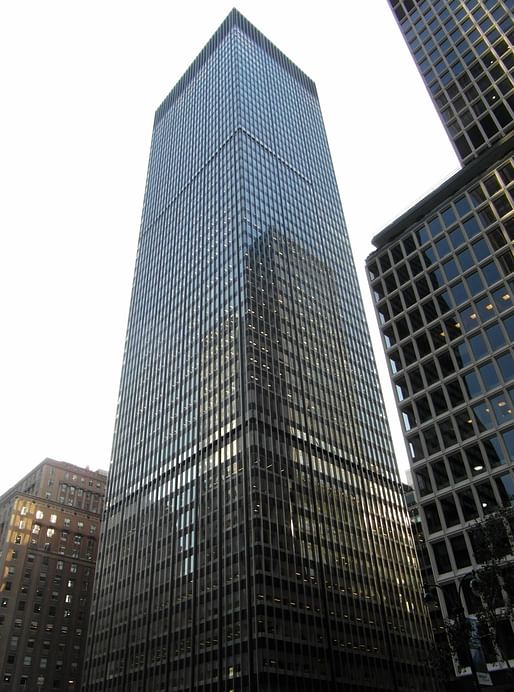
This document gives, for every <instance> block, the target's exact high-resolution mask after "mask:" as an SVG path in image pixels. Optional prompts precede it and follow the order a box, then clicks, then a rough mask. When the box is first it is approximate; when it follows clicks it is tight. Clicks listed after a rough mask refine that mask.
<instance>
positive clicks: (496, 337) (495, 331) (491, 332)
mask: <svg viewBox="0 0 514 692" xmlns="http://www.w3.org/2000/svg"><path fill="white" fill-rule="evenodd" d="M512 321H513V327H514V316H513V320H512ZM485 334H486V336H487V340H488V341H489V344H490V346H491V349H492V350H493V351H494V350H495V349H497V348H500V347H501V346H503V345H504V344H505V336H504V334H503V331H502V329H501V327H500V325H499V324H493V325H491V326H490V327H487V329H486V330H485Z"/></svg>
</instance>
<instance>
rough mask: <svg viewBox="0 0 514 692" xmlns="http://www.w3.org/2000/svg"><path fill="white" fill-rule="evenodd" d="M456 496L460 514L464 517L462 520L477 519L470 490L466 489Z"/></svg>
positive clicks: (476, 511)
mask: <svg viewBox="0 0 514 692" xmlns="http://www.w3.org/2000/svg"><path fill="white" fill-rule="evenodd" d="M457 496H458V498H459V502H460V508H461V510H462V514H463V515H464V519H465V520H466V521H471V520H472V519H476V518H477V517H478V509H477V506H476V503H475V498H474V497H473V492H472V491H471V489H470V488H466V489H465V490H461V491H460V492H459V493H457Z"/></svg>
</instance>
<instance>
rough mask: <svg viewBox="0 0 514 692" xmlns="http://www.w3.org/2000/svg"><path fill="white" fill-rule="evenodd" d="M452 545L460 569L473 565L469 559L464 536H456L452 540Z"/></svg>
mask: <svg viewBox="0 0 514 692" xmlns="http://www.w3.org/2000/svg"><path fill="white" fill-rule="evenodd" d="M450 543H451V545H452V550H453V557H454V559H455V564H456V565H457V567H458V568H459V569H460V568H461V567H468V565H470V564H471V560H470V558H469V552H468V547H467V545H466V540H465V538H464V536H462V535H461V536H455V538H451V539H450Z"/></svg>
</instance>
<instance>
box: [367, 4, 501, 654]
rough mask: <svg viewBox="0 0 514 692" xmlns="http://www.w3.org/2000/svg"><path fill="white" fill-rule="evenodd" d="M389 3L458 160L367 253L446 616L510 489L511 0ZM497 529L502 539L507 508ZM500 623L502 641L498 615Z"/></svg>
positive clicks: (467, 595)
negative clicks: (482, 524)
mask: <svg viewBox="0 0 514 692" xmlns="http://www.w3.org/2000/svg"><path fill="white" fill-rule="evenodd" d="M390 4H391V6H392V9H393V11H394V13H395V15H396V17H397V19H398V23H399V26H400V28H401V31H402V33H403V34H404V37H405V39H406V40H407V42H408V44H409V47H410V49H411V51H412V54H413V56H414V58H415V60H416V61H417V64H418V67H419V69H420V72H421V74H422V76H423V79H424V80H425V83H426V85H427V88H428V89H429V91H430V93H431V95H432V98H433V100H434V103H435V105H436V106H437V108H438V110H439V112H440V115H441V117H442V120H443V123H444V124H445V126H446V128H447V131H448V134H449V136H450V138H451V140H452V142H453V144H454V147H455V150H456V151H457V153H458V154H459V156H460V159H461V162H462V164H463V167H462V169H461V170H460V171H458V172H457V173H456V174H455V175H453V176H452V177H451V178H450V179H449V180H447V181H446V182H445V183H443V184H442V185H440V186H439V187H438V188H437V189H436V190H434V191H433V192H432V193H430V194H429V195H428V196H427V197H425V198H424V199H423V200H421V201H420V202H418V203H417V204H416V205H415V206H414V207H412V208H411V209H410V210H408V211H407V212H406V213H405V214H403V215H402V216H401V217H400V218H399V219H397V220H396V221H394V222H393V223H392V224H390V225H389V226H388V227H387V228H386V229H384V230H383V231H382V232H381V233H379V234H378V235H377V236H376V237H375V238H374V239H373V243H374V245H375V247H376V248H377V249H376V251H375V252H373V253H372V254H371V255H370V257H369V258H368V260H367V269H368V276H369V281H370V285H371V288H372V291H373V296H374V301H375V306H376V312H377V316H378V319H379V323H380V329H381V332H382V338H383V345H384V348H385V351H386V354H387V358H388V361H389V368H390V375H391V379H392V382H393V384H394V388H395V392H396V399H397V405H398V409H399V412H400V414H401V418H402V423H403V429H404V435H405V440H406V443H407V447H408V453H409V455H410V462H411V467H412V477H413V482H414V487H415V490H416V496H417V499H418V503H419V506H420V513H421V518H422V522H423V529H424V533H425V537H426V539H427V544H428V548H429V552H430V556H431V561H432V567H433V570H434V572H435V575H436V581H437V584H438V586H439V587H440V588H439V589H438V594H439V596H440V597H441V609H442V612H443V614H444V615H445V616H448V615H450V616H451V615H452V613H453V612H454V610H455V608H456V606H460V605H461V604H462V606H464V607H465V608H466V611H467V612H468V613H473V612H474V610H475V609H476V608H477V607H478V603H477V601H476V599H474V595H473V593H472V592H471V591H470V588H469V579H468V578H466V576H467V575H468V576H469V573H470V572H471V570H472V569H475V568H477V567H478V566H479V562H477V559H476V556H475V552H476V549H475V546H474V545H473V532H472V529H473V527H474V526H475V524H476V522H477V521H480V520H481V519H483V518H484V517H487V516H489V515H490V514H491V513H494V512H496V511H497V510H498V509H500V508H505V509H506V508H508V507H510V506H511V505H512V504H513V498H514V477H513V462H514V359H513V348H512V344H513V340H514V305H513V292H514V258H513V242H514V213H513V198H514V165H513V159H512V152H513V127H512V125H513V122H514V120H513V108H514V106H513V99H514V84H513V80H512V77H511V76H510V75H511V74H512V67H513V53H512V45H511V44H512V40H513V38H514V29H513V23H512V4H511V3H507V2H501V1H490V0H489V1H485V2H477V1H476V0H466V1H465V2H464V1H458V2H457V1H451V2H441V1H439V0H437V1H434V2H428V1H423V2H412V1H411V0H404V1H402V2H400V1H393V0H391V2H390ZM509 4H510V7H509ZM507 46H510V48H507ZM421 136H422V133H421ZM419 165H420V166H422V165H423V162H422V161H420V163H419ZM504 527H505V530H506V534H505V540H506V541H508V540H512V535H511V530H510V527H509V523H508V521H507V513H505V522H504ZM509 537H510V538H509ZM513 545H514V544H513ZM500 629H501V630H505V631H504V633H503V635H502V636H504V639H505V640H512V636H511V635H512V632H511V626H510V623H509V621H508V619H507V620H505V621H504V622H503V623H500ZM507 648H508V650H509V656H512V655H514V647H513V646H512V643H511V644H509V645H508V646H507ZM493 659H494V657H493Z"/></svg>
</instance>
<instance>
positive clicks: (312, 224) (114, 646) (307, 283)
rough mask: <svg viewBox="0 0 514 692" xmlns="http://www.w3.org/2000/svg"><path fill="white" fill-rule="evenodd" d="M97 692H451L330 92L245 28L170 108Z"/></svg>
mask: <svg viewBox="0 0 514 692" xmlns="http://www.w3.org/2000/svg"><path fill="white" fill-rule="evenodd" d="M104 520H105V527H104V531H103V533H102V546H101V551H100V552H101V555H100V558H99V569H98V573H97V578H96V581H95V596H94V602H93V607H92V619H91V630H90V649H89V655H88V662H87V671H86V680H87V684H86V689H87V690H88V691H89V692H93V691H94V692H98V691H100V690H102V691H103V690H117V691H119V692H122V691H123V692H125V691H126V690H131V691H134V692H135V691H136V690H138V691H139V690H141V691H142V690H145V691H150V690H151V691H152V692H164V691H166V692H171V691H172V690H177V691H178V690H184V691H186V690H187V691H193V690H194V691H199V690H205V691H207V690H212V691H214V690H226V691H229V690H236V689H237V690H246V691H257V690H259V691H260V692H264V691H265V690H266V691H268V690H281V691H283V692H285V691H286V690H291V691H292V690H296V691H297V692H299V691H300V690H309V691H312V690H327V689H330V690H334V691H336V690H343V689H344V690H345V691H346V692H350V691H352V692H353V691H355V692H357V691H359V692H365V691H366V692H367V691H371V690H378V689H380V690H382V691H383V690H406V689H409V690H429V689H432V688H431V682H430V680H429V679H428V677H427V676H428V675H429V673H428V672H427V668H426V665H425V664H424V661H425V649H426V644H427V638H428V628H427V624H426V620H425V616H424V614H423V607H422V603H421V590H420V583H419V577H418V573H417V564H416V559H415V551H414V547H413V543H412V538H411V536H410V531H409V524H408V518H407V516H406V512H405V508H404V505H403V497H402V492H401V483H400V481H399V478H398V473H397V469H396V465H395V460H394V456H393V452H392V448H391V442H390V437H389V432H388V429H387V424H386V420H385V415H384V412H383V406H382V401H381V394H380V390H379V385H378V382H377V375H376V370H375V365H374V362H373V358H372V353H371V347H370V341H369V336H368V331H367V325H366V320H365V317H364V314H363V310H362V306H361V297H360V294H359V289H358V284H357V279H356V276H355V271H354V267H353V260H352V256H351V252H350V248H349V244H348V238H347V234H346V230H345V227H344V221H343V216H342V211H341V206H340V201H339V196H338V192H337V186H336V181H335V178H334V172H333V169H332V164H331V160H330V155H329V150H328V146H327V142H326V135H325V131H324V128H323V124H322V117H321V112H320V107H319V102H318V98H317V93H316V88H315V86H314V84H313V82H312V81H311V80H310V79H309V78H308V77H307V76H306V75H305V74H304V73H303V72H302V71H301V70H300V69H298V68H297V67H296V66H295V65H294V64H293V63H292V62H291V61H290V60H288V59H287V58H286V57H285V56H284V55H283V54H282V53H281V52H280V51H279V50H277V48H275V47H274V46H273V45H272V44H271V43H270V42H269V41H268V40H267V39H266V38H265V37H264V36H262V34H260V33H259V32H258V31H257V30H256V29H255V28H254V27H253V26H252V25H251V24H249V23H248V21H247V20H245V19H244V18H243V17H242V16H241V15H240V14H239V13H238V12H237V11H235V10H234V11H232V12H231V13H230V15H229V16H228V17H227V19H226V20H225V22H224V23H223V24H222V25H221V27H220V28H219V29H218V31H217V32H216V33H215V34H214V36H213V37H212V39H211V40H210V41H209V43H208V44H207V46H206V47H205V48H204V49H203V51H202V52H201V53H200V55H199V56H198V57H197V59H196V60H195V61H194V62H193V64H192V65H191V67H190V68H189V69H188V71H187V72H186V73H185V75H184V76H183V77H182V79H181V80H180V81H179V82H178V84H177V85H176V86H175V88H174V89H173V90H172V91H171V93H170V94H169V96H168V97H167V98H166V99H165V100H164V102H163V103H162V105H161V106H160V107H159V108H158V110H157V112H156V116H155V123H154V131H153V140H152V146H151V152H150V162H149V169H148V177H147V187H146V193H145V200H144V208H143V218H142V225H141V234H140V241H139V249H138V256H137V265H136V271H135V279H134V284H133V293H132V303H131V308H130V316H129V324H128V334H127V339H126V348H125V354H124V362H123V371H122V377H121V390H120V397H119V406H118V413H117V421H116V430H115V437H114V446H113V460H112V467H111V472H110V478H109V487H108V492H107V499H106V512H105V517H104Z"/></svg>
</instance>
